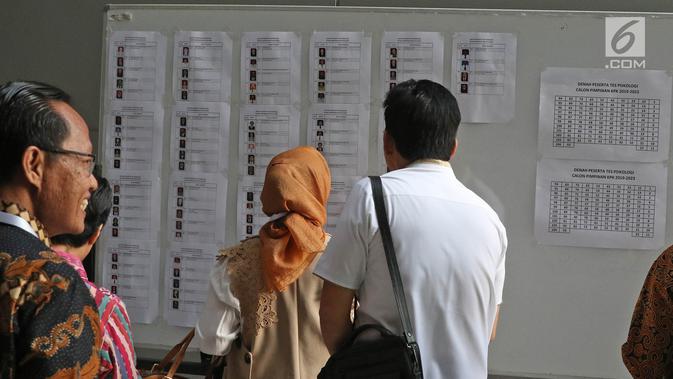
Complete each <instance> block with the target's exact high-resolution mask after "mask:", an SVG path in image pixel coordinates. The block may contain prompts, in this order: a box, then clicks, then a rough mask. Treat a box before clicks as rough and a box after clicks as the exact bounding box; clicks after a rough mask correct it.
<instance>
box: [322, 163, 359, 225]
mask: <svg viewBox="0 0 673 379" xmlns="http://www.w3.org/2000/svg"><path fill="white" fill-rule="evenodd" d="M361 178H362V177H361V176H348V177H334V176H333V177H332V189H331V190H330V193H329V199H328V201H327V224H325V230H326V231H327V233H330V234H332V235H334V233H336V225H337V221H339V216H340V215H341V211H342V210H343V208H344V204H346V199H348V195H349V194H350V193H351V189H353V185H354V184H355V182H357V181H358V180H360V179H361Z"/></svg>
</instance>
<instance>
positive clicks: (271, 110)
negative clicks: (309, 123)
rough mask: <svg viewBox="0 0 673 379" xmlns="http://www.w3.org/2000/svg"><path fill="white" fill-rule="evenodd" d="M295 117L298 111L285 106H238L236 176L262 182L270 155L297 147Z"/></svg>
mask: <svg viewBox="0 0 673 379" xmlns="http://www.w3.org/2000/svg"><path fill="white" fill-rule="evenodd" d="M299 116H300V113H299V111H297V110H296V109H295V108H294V107H289V106H288V107H282V106H269V105H266V106H263V105H258V106H245V107H241V112H240V118H239V121H240V122H239V132H238V135H239V147H238V154H239V156H238V162H239V174H240V175H241V176H243V177H258V178H261V179H262V180H263V179H264V175H265V173H266V167H267V166H268V164H269V162H270V161H271V159H272V158H273V157H274V156H276V155H277V154H280V153H282V152H283V151H286V150H289V149H291V148H293V147H296V146H297V145H299Z"/></svg>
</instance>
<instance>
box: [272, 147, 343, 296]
mask: <svg viewBox="0 0 673 379" xmlns="http://www.w3.org/2000/svg"><path fill="white" fill-rule="evenodd" d="M330 184H331V177H330V172H329V167H328V166H327V162H326V161H325V158H323V156H322V154H320V153H319V152H318V151H317V150H316V149H314V148H311V147H305V146H302V147H297V148H295V149H292V150H289V151H286V152H284V153H280V154H278V155H276V156H275V157H274V158H273V159H272V160H271V162H270V163H269V166H268V167H267V169H266V177H265V179H264V188H263V189H262V196H261V199H262V210H263V211H264V213H265V214H266V215H268V216H271V215H273V214H276V213H282V212H287V215H285V216H284V217H283V218H282V219H280V220H278V221H270V222H267V223H266V224H264V226H262V229H261V230H260V231H259V238H260V240H261V245H262V247H261V256H262V272H263V275H264V281H265V284H266V287H267V289H269V290H272V291H284V290H285V289H287V287H288V286H289V285H290V284H292V283H293V282H294V281H295V280H297V279H298V278H299V276H301V274H302V273H303V272H304V270H305V269H306V268H307V267H308V266H309V265H310V264H311V262H313V260H314V259H315V257H316V256H317V253H319V252H321V251H322V250H323V248H324V245H325V238H326V233H325V230H324V229H323V225H324V224H325V221H326V220H327V198H328V197H329V192H330Z"/></svg>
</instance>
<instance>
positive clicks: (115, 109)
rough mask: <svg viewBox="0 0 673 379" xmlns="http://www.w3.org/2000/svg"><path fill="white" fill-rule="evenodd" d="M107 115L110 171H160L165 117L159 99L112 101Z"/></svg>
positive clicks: (105, 149)
mask: <svg viewBox="0 0 673 379" xmlns="http://www.w3.org/2000/svg"><path fill="white" fill-rule="evenodd" d="M106 108H107V110H106V114H105V116H104V121H103V122H104V124H105V135H104V142H103V144H104V154H105V162H106V165H105V166H106V170H107V171H108V172H122V171H150V170H152V171H159V170H160V169H161V155H162V149H163V147H162V141H163V130H164V128H163V118H164V113H163V109H162V107H161V105H160V104H159V103H146V102H136V103H133V102H112V103H110V104H109V106H108V107H106Z"/></svg>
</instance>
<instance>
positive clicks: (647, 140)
mask: <svg viewBox="0 0 673 379" xmlns="http://www.w3.org/2000/svg"><path fill="white" fill-rule="evenodd" d="M660 110H661V108H660V100H659V99H627V98H606V97H587V96H556V97H555V100H554V134H553V135H554V147H563V148H573V147H575V145H576V144H595V145H623V146H635V147H636V150H639V151H658V148H659V143H658V141H659V115H660Z"/></svg>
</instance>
